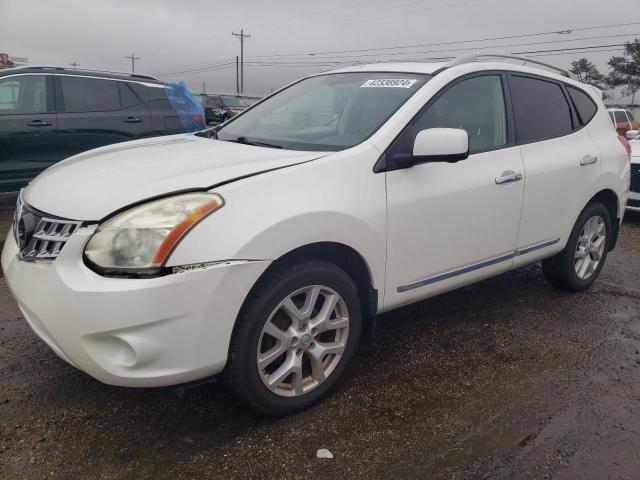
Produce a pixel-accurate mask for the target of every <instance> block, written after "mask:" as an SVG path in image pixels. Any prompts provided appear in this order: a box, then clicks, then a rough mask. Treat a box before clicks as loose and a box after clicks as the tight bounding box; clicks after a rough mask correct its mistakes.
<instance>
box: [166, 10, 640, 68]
mask: <svg viewBox="0 0 640 480" xmlns="http://www.w3.org/2000/svg"><path fill="white" fill-rule="evenodd" d="M629 25H640V22H628V23H618V24H608V25H592V26H588V27H573V28H569V29H564V30H554V31H546V32H536V33H526V34H519V35H504V36H499V37H485V38H475V39H467V40H456V41H447V42H432V43H419V44H413V45H396V46H392V47H380V48H366V49H352V50H326V51H318V52H315V53H293V54H271V55H253V56H247V58H254V59H258V58H262V59H265V60H266V59H269V58H271V59H272V60H275V59H276V58H280V57H291V59H293V57H296V56H300V55H304V56H306V57H307V58H297V60H300V61H302V60H309V61H311V60H315V59H318V60H320V59H338V58H340V59H344V58H350V57H352V56H355V55H352V56H349V55H345V56H340V57H339V56H333V57H330V58H328V57H316V56H317V55H322V54H331V53H351V52H353V53H355V52H374V51H376V52H381V51H383V50H402V49H407V48H417V47H429V46H445V45H456V44H466V43H478V42H488V41H495V40H507V39H516V38H528V37H535V36H542V35H551V34H567V33H572V32H579V31H588V30H596V29H603V28H615V27H622V26H629ZM593 38H597V37H593ZM602 38H605V36H603V37H602ZM584 39H586V38H584ZM574 40H576V41H577V40H583V39H582V38H581V39H566V40H565V39H562V40H553V41H550V42H549V43H551V42H568V41H574ZM541 44H542V42H541ZM509 46H511V45H505V47H509ZM500 47H502V46H500ZM475 48H476V49H484V48H493V47H475ZM465 50H468V49H460V51H465ZM392 53H396V52H389V53H379V55H391V54H392ZM406 53H407V54H408V53H424V52H406ZM364 56H369V57H371V56H375V55H372V54H366V53H362V54H358V57H364ZM223 60H226V58H225V59H220V60H218V62H222V61H223ZM210 66H212V65H211V64H194V65H184V66H182V67H174V69H172V70H167V71H165V73H164V74H165V75H171V74H174V73H186V72H188V71H195V69H196V68H202V69H203V70H206V69H207V68H209V67H210ZM160 75H162V74H160Z"/></svg>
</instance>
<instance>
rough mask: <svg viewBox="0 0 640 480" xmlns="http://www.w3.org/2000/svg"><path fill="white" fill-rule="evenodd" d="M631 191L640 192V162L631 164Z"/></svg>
mask: <svg viewBox="0 0 640 480" xmlns="http://www.w3.org/2000/svg"><path fill="white" fill-rule="evenodd" d="M631 191H632V192H636V193H640V164H637V163H634V164H632V165H631Z"/></svg>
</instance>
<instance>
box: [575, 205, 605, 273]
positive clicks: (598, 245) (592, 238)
mask: <svg viewBox="0 0 640 480" xmlns="http://www.w3.org/2000/svg"><path fill="white" fill-rule="evenodd" d="M606 240H607V227H606V225H605V222H604V219H603V218H602V217H601V216H599V215H595V216H593V217H591V218H590V219H589V220H587V221H586V222H585V224H584V226H583V227H582V231H581V232H580V236H579V237H578V243H577V245H576V251H575V254H574V267H575V270H576V275H577V276H578V278H579V279H581V280H586V279H588V278H589V277H591V275H593V274H594V272H595V271H596V270H597V269H598V265H600V261H601V260H602V256H603V254H604V249H605V247H606V243H607V242H606Z"/></svg>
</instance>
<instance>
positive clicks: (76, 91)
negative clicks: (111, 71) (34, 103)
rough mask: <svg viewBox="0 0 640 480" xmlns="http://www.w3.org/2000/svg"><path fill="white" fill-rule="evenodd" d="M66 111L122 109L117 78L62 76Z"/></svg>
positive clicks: (61, 82) (61, 81)
mask: <svg viewBox="0 0 640 480" xmlns="http://www.w3.org/2000/svg"><path fill="white" fill-rule="evenodd" d="M59 78H60V84H61V85H62V98H63V99H64V109H65V111H66V112H107V111H110V110H119V109H120V94H119V92H118V83H119V82H117V81H115V80H102V79H98V78H87V77H66V76H60V77H59Z"/></svg>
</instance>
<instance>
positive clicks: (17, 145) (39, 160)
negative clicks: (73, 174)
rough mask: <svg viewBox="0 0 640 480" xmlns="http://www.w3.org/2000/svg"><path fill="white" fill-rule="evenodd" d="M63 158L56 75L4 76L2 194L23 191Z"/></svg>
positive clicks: (0, 88) (0, 99)
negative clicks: (60, 149) (38, 175)
mask: <svg viewBox="0 0 640 480" xmlns="http://www.w3.org/2000/svg"><path fill="white" fill-rule="evenodd" d="M59 159H60V152H59V149H58V132H57V117H56V113H55V99H54V92H53V82H52V76H51V75H48V74H20V75H9V76H5V77H0V192H12V191H17V190H19V189H20V188H21V187H23V186H24V185H26V184H27V182H28V181H29V180H30V179H31V178H33V177H34V176H36V175H37V174H38V173H40V172H41V171H42V170H44V169H45V168H47V167H49V166H50V165H52V164H53V163H55V162H57V161H58V160H59Z"/></svg>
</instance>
